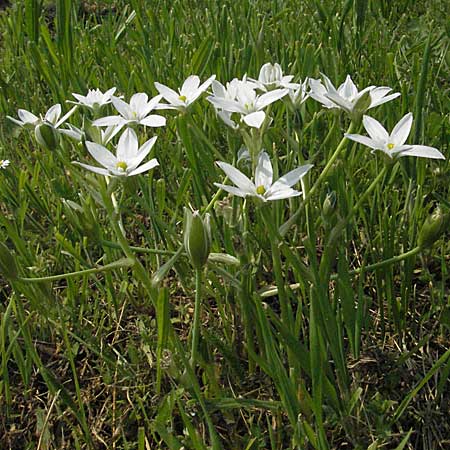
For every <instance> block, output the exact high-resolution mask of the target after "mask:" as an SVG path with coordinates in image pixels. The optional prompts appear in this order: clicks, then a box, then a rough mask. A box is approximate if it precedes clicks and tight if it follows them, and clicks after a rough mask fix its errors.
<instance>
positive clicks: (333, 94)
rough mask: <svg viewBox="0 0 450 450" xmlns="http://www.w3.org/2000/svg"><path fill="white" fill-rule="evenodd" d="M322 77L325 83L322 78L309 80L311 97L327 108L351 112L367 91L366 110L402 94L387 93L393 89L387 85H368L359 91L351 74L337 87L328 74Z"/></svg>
mask: <svg viewBox="0 0 450 450" xmlns="http://www.w3.org/2000/svg"><path fill="white" fill-rule="evenodd" d="M322 77H323V81H324V84H323V83H322V81H320V80H314V79H310V80H309V84H310V87H311V92H310V94H309V95H310V97H312V98H313V99H314V100H317V101H318V102H320V103H322V105H323V106H324V107H325V108H339V109H343V110H344V111H346V112H347V113H349V114H352V113H353V112H354V110H355V107H356V108H357V107H358V106H360V107H361V105H358V101H359V100H360V99H361V98H362V97H363V95H364V94H365V93H366V92H369V95H370V98H369V102H368V104H367V105H363V106H364V108H363V109H364V111H367V110H368V109H371V108H374V107H375V106H379V105H382V104H383V103H386V102H389V101H390V100H393V99H394V98H397V97H398V96H399V95H400V93H398V92H396V93H394V94H390V95H387V94H389V92H391V91H392V89H391V88H390V87H385V86H381V87H375V86H368V87H366V88H364V89H363V90H362V91H358V88H357V87H356V85H355V83H353V81H352V79H351V77H350V75H347V78H346V79H345V81H344V83H342V84H341V85H340V86H339V87H338V88H337V89H336V88H335V87H334V85H333V83H332V82H331V81H330V79H329V78H328V77H327V76H325V75H322Z"/></svg>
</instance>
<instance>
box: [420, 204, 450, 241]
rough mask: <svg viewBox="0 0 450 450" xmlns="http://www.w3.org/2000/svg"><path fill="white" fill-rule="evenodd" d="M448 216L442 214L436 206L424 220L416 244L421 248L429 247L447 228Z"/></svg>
mask: <svg viewBox="0 0 450 450" xmlns="http://www.w3.org/2000/svg"><path fill="white" fill-rule="evenodd" d="M449 219H450V214H444V213H443V212H442V209H441V208H440V206H438V207H437V208H436V209H435V210H434V211H433V212H432V213H431V214H430V215H429V216H428V217H427V218H426V219H425V222H424V223H423V225H422V229H421V230H420V233H419V239H418V244H419V247H421V248H429V247H431V246H432V245H433V244H434V243H435V242H436V241H437V240H438V239H439V238H440V237H441V235H442V234H443V233H444V231H445V229H446V228H447V227H448V222H449Z"/></svg>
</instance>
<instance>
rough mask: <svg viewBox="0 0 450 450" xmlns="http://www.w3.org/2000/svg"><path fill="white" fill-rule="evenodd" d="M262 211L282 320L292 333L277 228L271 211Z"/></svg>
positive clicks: (262, 208)
mask: <svg viewBox="0 0 450 450" xmlns="http://www.w3.org/2000/svg"><path fill="white" fill-rule="evenodd" d="M260 211H261V215H262V217H263V221H264V223H265V225H266V227H267V229H268V231H269V236H270V248H271V253H272V264H273V271H274V274H275V281H276V283H277V287H278V290H277V294H278V298H279V300H280V307H281V320H282V322H283V323H284V325H285V326H286V327H287V328H288V329H289V330H291V331H292V330H293V323H292V310H291V305H290V304H289V301H288V298H287V294H286V290H285V284H286V283H285V280H284V278H283V269H282V267H283V265H282V262H281V253H280V247H279V240H278V236H277V232H276V228H275V227H274V226H273V223H274V221H273V218H272V217H271V214H270V212H271V211H269V209H268V208H265V207H264V206H263V207H261V209H260Z"/></svg>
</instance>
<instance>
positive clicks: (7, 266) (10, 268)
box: [0, 242, 18, 281]
mask: <svg viewBox="0 0 450 450" xmlns="http://www.w3.org/2000/svg"><path fill="white" fill-rule="evenodd" d="M17 274H18V270H17V263H16V259H15V258H14V256H13V254H12V253H11V251H10V250H9V248H8V247H7V246H6V245H5V244H4V243H3V242H0V275H3V276H4V277H5V278H7V279H8V280H13V281H14V280H16V279H17Z"/></svg>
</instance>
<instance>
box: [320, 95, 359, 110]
mask: <svg viewBox="0 0 450 450" xmlns="http://www.w3.org/2000/svg"><path fill="white" fill-rule="evenodd" d="M325 98H327V99H328V100H330V101H331V102H332V103H334V104H335V105H336V106H338V107H340V108H342V109H343V110H344V111H347V112H348V113H351V112H352V110H353V104H352V103H351V102H350V101H348V100H346V99H345V98H343V97H341V96H340V95H339V94H338V93H336V92H328V93H327V94H325Z"/></svg>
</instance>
